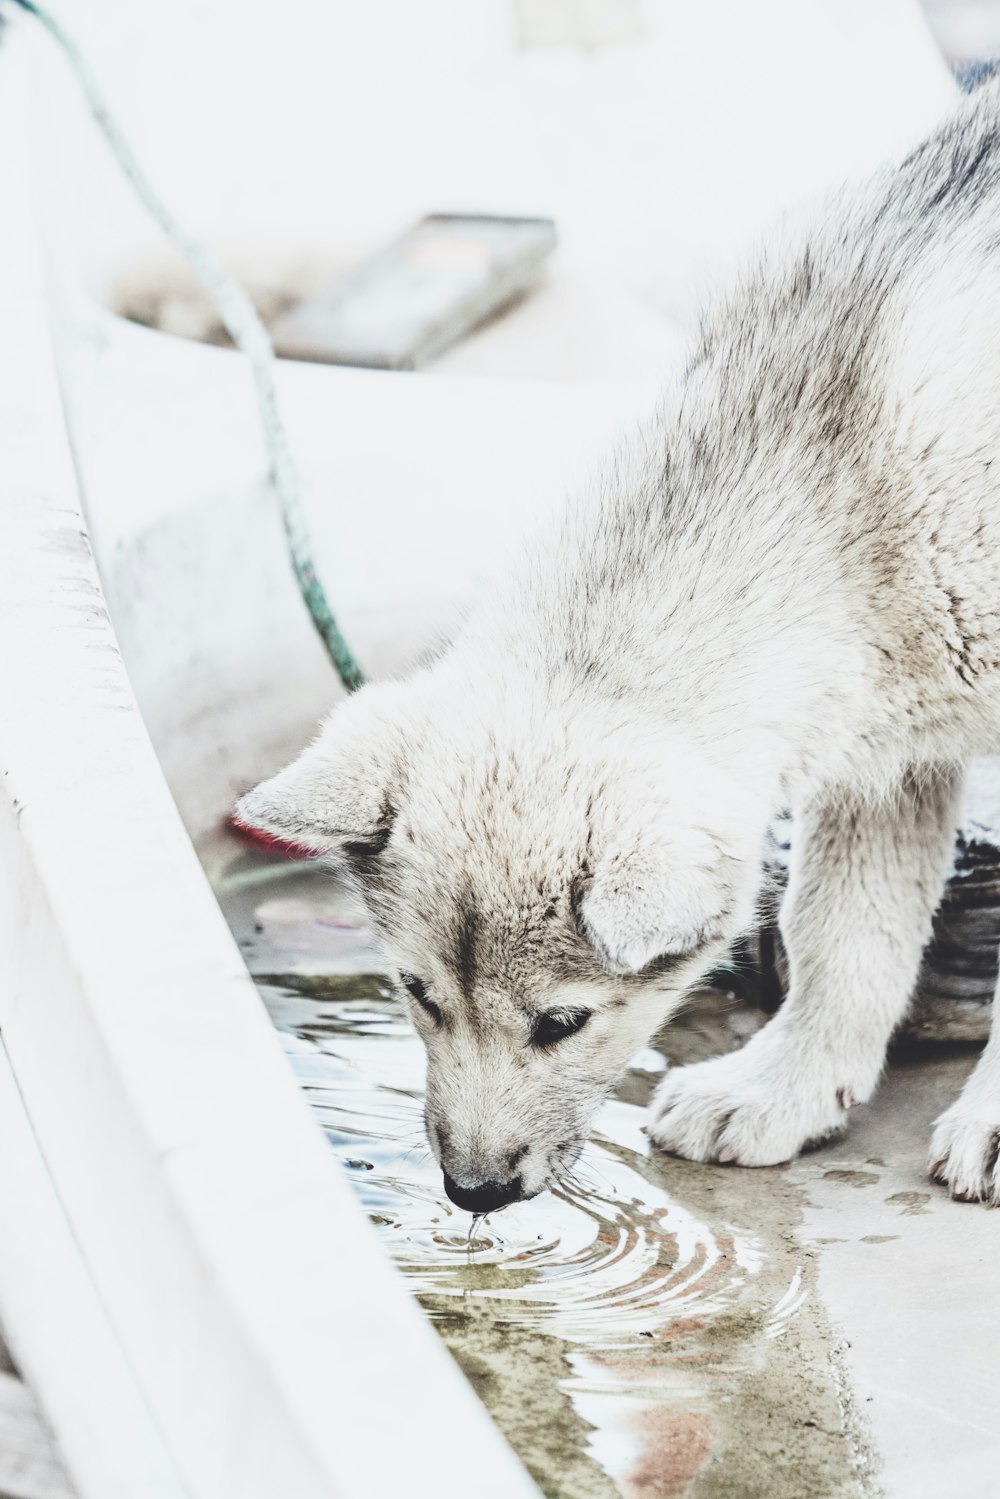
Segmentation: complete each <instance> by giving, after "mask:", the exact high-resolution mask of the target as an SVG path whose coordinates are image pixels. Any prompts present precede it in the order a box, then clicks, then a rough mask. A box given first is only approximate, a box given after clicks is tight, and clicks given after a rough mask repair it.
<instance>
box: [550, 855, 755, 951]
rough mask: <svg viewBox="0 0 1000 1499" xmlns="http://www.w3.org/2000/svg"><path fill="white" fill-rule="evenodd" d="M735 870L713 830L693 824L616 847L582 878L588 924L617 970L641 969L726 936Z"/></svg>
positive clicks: (582, 909) (582, 911)
mask: <svg viewBox="0 0 1000 1499" xmlns="http://www.w3.org/2000/svg"><path fill="white" fill-rule="evenodd" d="M735 873H736V865H735V861H734V860H732V859H730V858H729V857H727V856H726V855H725V854H724V853H723V852H722V850H721V849H720V848H719V847H718V845H717V844H716V843H715V842H714V840H713V839H712V838H711V837H710V836H709V835H707V834H704V833H700V832H699V833H694V832H692V830H690V829H687V830H678V832H677V836H676V837H674V838H669V837H668V838H664V839H657V840H656V841H655V842H649V841H648V840H647V841H644V842H643V843H641V844H639V845H638V846H636V847H632V848H628V849H619V850H617V851H611V852H609V853H607V854H606V855H605V857H604V858H602V859H601V860H600V861H599V862H598V863H597V865H596V867H595V869H594V871H593V874H592V875H591V876H590V877H589V878H586V877H585V878H584V880H583V882H582V885H581V893H580V898H579V900H578V903H577V921H578V924H579V927H580V930H581V932H582V934H583V936H585V937H586V939H587V940H588V941H589V942H590V944H591V946H592V947H593V948H594V950H595V952H596V953H597V956H598V958H599V960H600V962H601V965H602V967H604V968H605V969H606V970H607V971H608V972H609V973H611V974H616V975H623V974H635V973H640V972H641V971H642V970H643V969H644V968H646V967H648V966H649V964H650V963H652V962H654V961H655V960H656V959H657V958H670V957H682V956H683V955H684V954H686V953H691V952H693V951H695V949H697V948H699V947H701V946H702V945H703V944H704V943H706V942H709V941H711V940H712V939H713V938H717V937H719V936H721V935H723V934H724V932H725V929H726V927H727V924H728V923H727V917H730V916H731V915H732V914H733V910H734V906H735V903H736V890H735V884H734V876H735Z"/></svg>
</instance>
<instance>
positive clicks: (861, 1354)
mask: <svg viewBox="0 0 1000 1499" xmlns="http://www.w3.org/2000/svg"><path fill="white" fill-rule="evenodd" d="M974 1061H975V1050H974V1049H969V1048H965V1047H962V1048H954V1049H951V1048H947V1047H943V1048H938V1049H936V1050H934V1051H932V1052H927V1051H924V1050H916V1051H911V1052H910V1053H909V1054H907V1055H902V1056H899V1057H897V1058H896V1059H895V1060H894V1061H893V1063H892V1065H891V1067H890V1069H889V1072H888V1075H887V1077H886V1079H885V1082H884V1084H883V1087H882V1089H881V1091H880V1093H879V1094H878V1095H877V1097H876V1099H875V1101H874V1102H873V1103H872V1104H870V1105H868V1106H866V1107H864V1108H859V1109H858V1110H857V1111H856V1113H854V1114H852V1118H851V1130H850V1133H849V1135H848V1136H847V1137H846V1138H845V1139H844V1141H843V1142H842V1143H839V1144H835V1145H830V1146H827V1147H826V1148H825V1149H823V1150H820V1151H817V1152H816V1153H815V1154H813V1155H810V1156H807V1157H804V1158H803V1159H801V1160H800V1161H798V1162H796V1163H795V1164H794V1165H793V1166H792V1167H790V1168H789V1176H790V1178H791V1180H793V1181H794V1182H795V1183H796V1184H797V1185H798V1186H799V1187H800V1188H801V1189H802V1191H803V1193H804V1198H805V1208H804V1213H803V1220H802V1226H801V1235H802V1243H803V1245H804V1246H805V1247H807V1248H808V1249H810V1250H811V1252H813V1253H814V1254H815V1255H816V1257H817V1263H818V1269H819V1274H818V1290H819V1294H820V1295H821V1297H822V1299H823V1302H824V1304H825V1306H826V1308H827V1310H828V1312H829V1315H830V1317H831V1319H832V1321H833V1322H834V1324H835V1325H837V1326H838V1327H839V1328H840V1329H841V1330H842V1332H843V1336H844V1338H845V1340H846V1343H847V1348H846V1351H845V1356H844V1362H845V1368H846V1370H847V1372H848V1374H849V1376H850V1378H851V1381H852V1384H853V1388H854V1394H855V1399H856V1401H857V1402H858V1404H859V1406H860V1408H861V1410H862V1411H863V1412H864V1414H865V1416H866V1419H867V1423H868V1425H869V1427H870V1430H871V1434H872V1438H873V1444H874V1447H875V1449H876V1451H877V1453H878V1456H879V1459H880V1477H881V1481H882V1483H883V1485H884V1488H885V1491H886V1492H887V1493H888V1494H890V1495H893V1496H896V1495H898V1496H899V1499H943V1496H945V1495H954V1496H956V1499H957V1496H961V1499H994V1496H995V1495H997V1494H998V1493H1000V1295H998V1282H997V1265H998V1261H1000V1213H996V1212H990V1211H988V1210H987V1209H984V1208H983V1207H981V1206H979V1205H973V1204H966V1203H958V1202H952V1201H951V1200H950V1199H949V1198H948V1197H946V1196H945V1194H944V1192H943V1191H942V1190H941V1189H940V1188H939V1187H936V1186H934V1185H932V1184H931V1183H930V1182H929V1181H928V1179H927V1175H926V1157H927V1142H928V1139H929V1135H930V1127H931V1123H932V1121H933V1120H934V1119H935V1118H936V1117H937V1115H938V1114H939V1113H940V1112H941V1111H942V1110H943V1109H945V1108H946V1107H947V1106H948V1105H949V1104H950V1103H951V1102H952V1101H953V1099H954V1098H955V1096H956V1094H957V1093H958V1091H959V1089H960V1088H961V1086H962V1083H963V1081H964V1079H965V1078H966V1076H967V1075H968V1073H969V1071H970V1070H971V1068H972V1066H973V1064H974Z"/></svg>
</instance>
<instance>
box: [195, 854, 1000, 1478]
mask: <svg viewBox="0 0 1000 1499" xmlns="http://www.w3.org/2000/svg"><path fill="white" fill-rule="evenodd" d="M219 893H220V899H221V900H222V904H223V908H224V910H225V911H226V914H227V916H228V917H229V919H230V922H231V924H232V926H233V929H234V932H235V933H236V935H237V938H238V940H239V941H240V942H241V945H242V947H243V950H244V953H245V956H246V958H247V961H248V963H249V966H250V968H251V971H252V972H254V974H255V976H256V977H257V979H258V983H259V985H260V989H261V993H262V996H263V998H264V1000H265V1002H266V1003H267V1005H268V1008H269V1011H270V1013H271V1015H272V1018H273V1019H274V1021H275V1024H276V1025H277V1026H278V1028H279V1030H280V1031H281V1032H282V1035H283V1039H284V1044H285V1046H286V1050H287V1052H288V1055H289V1058H290V1061H291V1064H292V1066H293V1067H294V1068H295V1070H296V1073H297V1074H298V1076H299V1079H300V1081H301V1083H302V1086H303V1088H304V1090H305V1092H306V1095H307V1097H308V1099H309V1101H310V1103H311V1105H312V1107H313V1109H314V1112H315V1114H316V1117H317V1120H318V1122H319V1123H320V1125H321V1126H322V1127H323V1128H324V1129H325V1131H326V1133H327V1136H328V1138H329V1139H330V1142H331V1146H332V1148H334V1149H335V1150H336V1151H337V1152H338V1154H339V1155H340V1157H341V1159H342V1160H343V1161H344V1165H345V1170H347V1171H348V1172H349V1173H350V1174H351V1176H352V1179H353V1180H354V1182H355V1185H356V1187H357V1189H358V1192H359V1194H360V1196H361V1198H362V1201H363V1202H364V1203H365V1205H366V1207H367V1209H368V1211H369V1213H370V1215H371V1217H372V1218H373V1220H374V1221H375V1223H376V1224H377V1225H378V1228H379V1232H380V1234H381V1235H382V1237H383V1240H384V1243H385V1245H386V1248H387V1250H388V1252H389V1253H391V1254H392V1255H393V1257H394V1258H395V1260H396V1262H397V1263H398V1264H399V1266H400V1268H401V1271H402V1273H403V1274H404V1275H406V1276H407V1278H408V1279H409V1281H410V1283H411V1285H412V1287H413V1289H414V1291H415V1293H416V1294H417V1295H418V1296H419V1298H420V1300H421V1302H422V1304H423V1305H424V1307H425V1309H426V1310H427V1312H428V1315H429V1316H430V1317H431V1319H432V1320H433V1322H434V1323H435V1325H436V1327H437V1328H438V1330H439V1332H440V1333H441V1336H442V1337H443V1339H444V1340H445V1342H446V1343H447V1345H448V1347H449V1348H450V1350H451V1352H452V1353H453V1355H454V1356H455V1358H456V1359H457V1360H458V1362H459V1364H460V1365H461V1366H462V1368H463V1370H464V1371H465V1373H466V1374H467V1376H468V1377H469V1378H470V1380H471V1381H472V1382H473V1384H474V1385H475V1387H476V1388H477V1390H478V1392H479V1393H480V1395H481V1397H482V1399H483V1401H484V1403H485V1404H486V1406H487V1408H488V1409H489V1410H490V1412H491V1414H492V1415H493V1417H494V1419H495V1420H496V1422H497V1424H498V1425H499V1426H500V1428H501V1429H502V1430H503V1432H504V1433H505V1435H506V1436H507V1438H508V1440H509V1441H510V1442H511V1444H512V1446H513V1447H514V1448H515V1449H516V1450H517V1451H518V1453H519V1454H520V1456H521V1457H522V1459H523V1460H524V1462H525V1463H526V1465H527V1467H528V1468H529V1470H530V1471H531V1473H532V1474H533V1476H534V1478H535V1479H536V1481H537V1482H538V1484H539V1487H540V1489H541V1491H542V1492H543V1493H545V1494H546V1495H549V1496H552V1499H591V1496H594V1499H598V1496H600V1499H603V1496H614V1495H621V1496H623V1499H673V1496H681V1495H688V1496H695V1499H721V1496H732V1499H736V1496H739V1499H758V1496H760V1499H764V1496H768V1499H772V1496H773V1499H806V1496H809V1499H827V1496H831V1499H832V1496H849V1495H850V1496H868V1495H877V1494H888V1495H893V1496H895V1495H899V1496H904V1495H905V1496H906V1499H924V1496H926V1499H938V1496H943V1495H945V1494H948V1495H951V1494H955V1495H962V1496H970V1499H975V1496H979V1495H982V1496H983V1499H985V1496H986V1495H993V1494H995V1493H996V1492H997V1491H998V1489H1000V1482H998V1481H997V1480H995V1479H994V1473H997V1472H1000V1378H998V1376H1000V1282H998V1278H997V1271H996V1263H997V1253H996V1251H997V1240H998V1235H1000V1214H993V1213H990V1212H988V1211H987V1210H985V1209H983V1208H981V1207H977V1206H970V1205H965V1204H957V1203H952V1202H950V1201H949V1200H948V1199H947V1198H946V1197H945V1195H944V1194H943V1192H942V1191H941V1189H940V1188H936V1187H933V1186H932V1185H931V1184H930V1183H929V1182H928V1180H927V1178H926V1175H925V1171H924V1162H925V1153H926V1145H927V1139H928V1135H929V1128H930V1122H931V1120H932V1119H933V1118H934V1117H935V1115H936V1114H937V1113H939V1112H940V1111H941V1109H942V1108H944V1107H945V1106H946V1105H947V1103H949V1102H950V1101H951V1099H952V1098H953V1097H954V1095H955V1093H956V1092H957V1090H958V1088H959V1087H960V1084H961V1081H962V1079H963V1078H964V1076H965V1075H966V1073H967V1072H968V1070H969V1068H970V1067H971V1065H972V1063H973V1061H974V1057H975V1051H974V1049H973V1048H969V1047H964V1048H959V1049H955V1048H947V1047H937V1048H936V1049H933V1050H931V1049H929V1048H926V1047H925V1048H920V1049H916V1050H914V1049H912V1048H911V1050H910V1051H909V1052H907V1053H905V1054H901V1055H900V1056H898V1057H897V1058H896V1059H895V1060H894V1062H893V1065H892V1067H891V1068H890V1071H889V1075H888V1078H887V1080H886V1083H885V1086H884V1087H883V1089H882V1092H881V1093H880V1095H879V1097H878V1099H877V1101H876V1102H875V1103H874V1104H873V1105H870V1106H867V1107H865V1108H859V1109H858V1110H856V1111H855V1112H854V1113H853V1114H852V1128H851V1131H850V1133H849V1135H848V1136H847V1137H845V1139H843V1140H841V1141H835V1142H832V1143H830V1144H828V1145H826V1146H825V1147H823V1148H822V1149H820V1150H817V1151H814V1152H812V1153H811V1154H810V1155H808V1156H806V1157H804V1158H802V1159H801V1160H800V1161H797V1162H794V1163H792V1164H791V1165H789V1166H785V1167H779V1168H774V1169H769V1170H763V1171H744V1170H740V1169H738V1168H722V1167H709V1166H700V1165H694V1164H691V1163H689V1162H684V1161H677V1160H671V1159H668V1158H665V1157H663V1156H661V1155H659V1154H658V1153H655V1152H654V1153H652V1154H650V1152H649V1148H648V1143H647V1141H646V1139H645V1136H644V1135H643V1134H642V1132H641V1125H642V1122H643V1109H644V1105H645V1102H646V1100H647V1098H648V1096H649V1093H650V1091H651V1089H652V1087H653V1086H654V1084H655V1082H656V1079H657V1077H658V1076H659V1075H660V1073H661V1072H662V1070H663V1067H664V1066H665V1065H666V1059H669V1060H670V1062H672V1063H677V1062H681V1061H686V1060H695V1059H697V1058H699V1057H702V1056H706V1055H711V1054H713V1053H715V1052H718V1051H721V1050H726V1049H730V1048H732V1047H734V1046H737V1045H739V1044H741V1043H742V1040H743V1039H745V1037H746V1036H747V1035H748V1034H750V1033H751V1032H752V1030H753V1029H755V1028H756V1026H757V1025H758V1024H760V1023H762V1022H763V1019H764V1017H763V1015H761V1014H760V1013H759V1012H755V1011H752V1010H749V1009H747V1008H746V1007H742V1006H738V1005H735V1004H733V1003H732V1002H731V1001H728V1000H726V998H725V997H724V996H720V995H717V994H716V995H711V996H709V995H706V996H701V997H699V1000H698V1002H697V1006H696V1007H695V1008H694V1009H692V1010H691V1011H690V1012H689V1013H688V1014H687V1015H685V1016H683V1017H681V1018H680V1019H679V1020H678V1021H677V1022H674V1023H672V1024H671V1026H670V1027H668V1028H667V1029H665V1031H664V1032H663V1033H662V1034H661V1036H660V1037H658V1038H657V1041H656V1042H655V1043H654V1045H653V1046H651V1047H650V1048H649V1049H648V1050H647V1051H646V1052H644V1053H643V1054H642V1055H641V1056H640V1057H638V1058H637V1059H636V1064H635V1066H634V1067H633V1069H632V1071H631V1072H630V1073H629V1074H628V1076H627V1077H626V1079H625V1080H624V1082H623V1084H622V1086H621V1088H620V1089H619V1092H618V1096H617V1097H616V1098H615V1099H614V1100H613V1101H611V1102H609V1104H608V1105H607V1106H606V1107H605V1109H604V1110H603V1111H602V1114H601V1116H600V1118H599V1120H598V1126H597V1130H596V1133H595V1138H594V1140H593V1142H592V1144H591V1145H590V1146H589V1147H588V1150H587V1152H586V1153H585V1155H584V1158H583V1160H582V1161H581V1163H580V1166H579V1168H578V1170H577V1171H576V1172H575V1174H574V1179H573V1181H572V1182H571V1183H569V1184H568V1185H567V1187H566V1189H565V1190H564V1191H562V1192H560V1193H558V1194H547V1195H546V1196H545V1197H543V1198H540V1199H536V1200H534V1201H533V1202H530V1203H526V1204H521V1205H518V1206H517V1207H515V1208H513V1209H508V1210H506V1211H505V1212H503V1213H502V1214H496V1215H494V1216H493V1217H492V1218H490V1219H488V1220H485V1221H484V1222H483V1223H480V1224H478V1225H476V1227H475V1229H474V1230H472V1224H471V1220H470V1219H469V1217H468V1216H467V1215H466V1214H463V1213H461V1212H458V1211H457V1210H455V1209H454V1208H453V1207H452V1205H451V1204H450V1203H448V1201H447V1199H446V1198H445V1197H444V1193H443V1191H442V1188H441V1183H440V1177H439V1175H438V1173H437V1170H436V1168H435V1167H434V1165H433V1162H432V1161H431V1160H430V1158H429V1155H428V1153H427V1151H426V1147H425V1145H424V1143H423V1138H422V1128H421V1123H420V1107H421V1105H420V1086H421V1077H422V1052H421V1048H420V1044H419V1042H418V1041H417V1040H416V1038H415V1036H414V1035H413V1033H412V1031H411V1030H410V1027H409V1024H408V1022H407V1020H406V1018H405V1015H404V1014H403V1011H402V1007H401V1006H400V1005H399V1004H398V1002H397V1001H396V1000H395V999H394V998H393V997H392V995H391V993H390V990H389V985H388V983H387V982H386V981H385V980H384V979H383V978H381V977H380V976H379V974H378V973H377V971H375V970H374V969H373V964H372V959H371V954H370V952H369V949H368V946H367V942H366V939H365V934H364V932H363V931H362V930H360V929H359V928H358V926H357V925H356V919H357V918H356V913H355V912H354V911H353V909H352V908H351V907H350V905H349V904H345V900H344V897H343V896H342V895H340V894H339V893H338V892H337V889H336V886H335V885H334V884H333V882H332V880H331V878H330V877H329V876H328V875H327V874H326V873H325V872H323V871H322V870H321V869H320V868H319V867H318V866H306V867H298V868H296V867H293V866H287V865H284V866H282V865H280V864H276V863H274V862H273V861H271V860H269V859H266V858H263V857H262V856H260V855H259V854H256V853H238V854H234V857H233V859H232V861H231V863H230V865H229V868H228V871H227V874H226V876H225V878H224V879H223V881H222V883H221V886H220V892H219Z"/></svg>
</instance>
